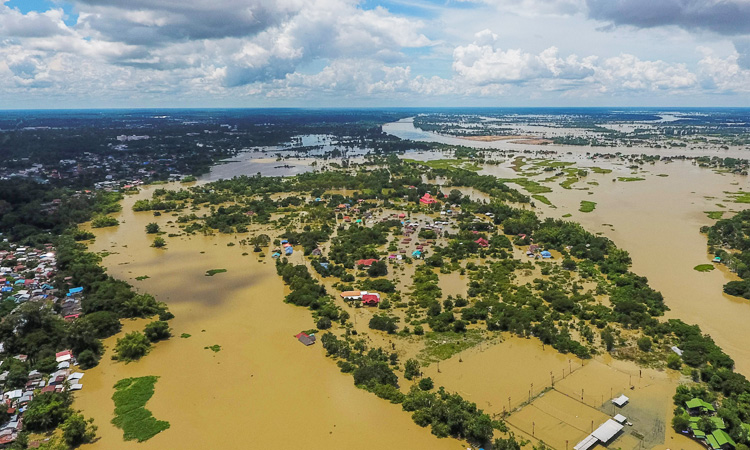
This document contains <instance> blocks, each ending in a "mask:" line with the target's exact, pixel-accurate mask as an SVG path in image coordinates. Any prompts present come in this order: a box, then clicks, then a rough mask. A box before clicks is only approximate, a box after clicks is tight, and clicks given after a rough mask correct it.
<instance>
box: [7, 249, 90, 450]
mask: <svg viewBox="0 0 750 450" xmlns="http://www.w3.org/2000/svg"><path fill="white" fill-rule="evenodd" d="M3 247H4V248H9V249H8V250H1V251H0V294H1V296H2V301H3V302H6V301H13V302H15V303H16V304H17V305H21V304H22V303H25V302H40V303H45V304H47V305H49V307H50V308H51V309H52V310H55V311H59V314H60V315H61V316H63V318H64V319H65V320H66V321H73V320H76V319H77V318H78V317H79V315H80V314H81V300H82V297H83V288H81V287H71V288H69V289H67V292H65V293H64V294H63V293H61V292H59V290H57V289H55V288H54V286H52V284H51V283H52V279H53V277H54V276H55V275H56V270H57V261H56V252H55V248H54V247H52V245H46V246H45V247H44V249H36V248H28V247H21V246H16V245H13V244H10V243H8V240H7V239H4V240H3ZM64 281H65V282H66V283H69V282H70V280H69V279H66V280H64ZM0 353H5V349H4V345H3V343H1V342H0ZM7 357H10V358H14V359H16V360H18V361H20V362H22V363H25V362H27V359H28V357H27V355H14V356H7ZM55 361H56V363H57V366H56V370H55V371H54V372H52V373H50V374H48V375H46V374H44V373H42V372H40V371H38V370H32V371H30V372H29V373H28V377H27V381H26V383H25V385H23V386H22V387H17V386H9V383H8V377H9V374H10V372H9V371H8V370H3V372H2V373H0V385H2V386H3V389H2V402H3V407H5V408H7V412H8V414H9V417H10V418H9V420H8V421H7V422H6V423H4V424H0V447H2V446H5V445H8V444H10V443H12V442H14V441H15V440H16V439H17V438H18V433H19V432H20V431H22V429H23V414H24V412H25V411H26V408H27V406H28V404H29V403H30V402H31V401H32V399H33V398H34V397H35V396H37V395H40V394H44V393H47V392H63V391H66V390H68V391H76V390H80V389H82V388H83V384H82V381H81V379H82V378H83V375H84V374H83V373H82V372H80V371H77V370H76V366H77V363H76V360H75V357H74V356H73V352H72V351H70V350H63V351H60V352H57V353H56V354H55Z"/></svg>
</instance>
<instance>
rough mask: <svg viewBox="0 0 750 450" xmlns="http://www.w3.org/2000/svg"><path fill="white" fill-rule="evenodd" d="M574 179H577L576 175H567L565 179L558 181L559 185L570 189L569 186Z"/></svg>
mask: <svg viewBox="0 0 750 450" xmlns="http://www.w3.org/2000/svg"><path fill="white" fill-rule="evenodd" d="M576 181H578V177H568V178H566V179H565V181H563V182H562V183H560V186H562V187H563V189H572V188H571V186H573V184H574V183H575V182H576Z"/></svg>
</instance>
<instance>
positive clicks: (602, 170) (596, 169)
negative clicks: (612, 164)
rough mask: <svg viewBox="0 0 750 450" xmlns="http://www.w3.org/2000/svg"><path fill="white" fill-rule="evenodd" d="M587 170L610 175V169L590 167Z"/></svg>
mask: <svg viewBox="0 0 750 450" xmlns="http://www.w3.org/2000/svg"><path fill="white" fill-rule="evenodd" d="M589 170H590V171H592V172H594V173H612V169H602V168H601V167H590V168H589Z"/></svg>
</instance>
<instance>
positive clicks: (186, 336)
mask: <svg viewBox="0 0 750 450" xmlns="http://www.w3.org/2000/svg"><path fill="white" fill-rule="evenodd" d="M190 336H192V335H191V334H187V333H182V334H181V335H180V337H181V338H183V339H187V338H189V337H190Z"/></svg>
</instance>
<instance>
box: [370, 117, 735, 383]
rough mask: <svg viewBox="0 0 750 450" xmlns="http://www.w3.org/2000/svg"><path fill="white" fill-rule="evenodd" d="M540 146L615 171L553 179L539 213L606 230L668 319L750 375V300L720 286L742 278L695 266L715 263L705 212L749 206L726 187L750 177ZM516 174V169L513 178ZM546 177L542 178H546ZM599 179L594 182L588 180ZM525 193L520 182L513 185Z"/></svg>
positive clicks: (401, 130) (637, 150) (415, 133)
mask: <svg viewBox="0 0 750 450" xmlns="http://www.w3.org/2000/svg"><path fill="white" fill-rule="evenodd" d="M383 129H384V130H385V131H387V132H390V133H393V134H395V135H396V136H399V137H402V138H410V139H419V140H432V141H436V142H444V143H450V144H456V145H459V144H460V145H466V146H472V147H476V148H499V149H506V150H515V151H523V150H524V147H523V146H522V145H520V144H509V143H505V142H474V141H467V140H462V139H458V138H453V137H447V136H442V135H437V134H435V133H428V132H424V131H422V130H418V129H416V128H414V126H413V124H412V123H411V122H410V121H408V120H404V121H400V122H396V123H392V124H387V125H386V126H384V128H383ZM531 147H533V148H534V150H535V151H539V150H544V151H548V150H552V151H557V152H559V154H558V155H551V156H550V158H554V159H558V160H561V161H569V162H575V163H576V167H584V168H585V167H594V166H596V167H600V168H604V169H610V170H612V172H611V173H606V174H597V173H591V172H590V173H589V174H588V176H587V177H586V178H584V179H583V180H582V181H580V182H578V183H576V184H574V185H573V186H572V189H563V188H561V187H560V186H559V185H558V183H559V181H560V180H558V181H555V182H552V183H549V184H548V186H549V187H551V188H552V190H553V192H550V193H545V194H544V195H545V196H546V197H547V198H548V199H549V200H550V201H551V203H552V205H553V206H554V207H550V206H546V205H543V204H540V203H539V202H537V206H538V207H539V214H540V216H542V217H544V216H548V217H554V218H561V217H563V216H566V215H567V214H570V215H571V216H570V219H569V220H573V221H576V222H579V223H581V224H582V225H583V226H584V227H585V228H586V229H588V230H590V231H592V232H598V233H602V234H603V235H605V236H607V237H608V238H610V239H612V240H613V241H614V242H615V243H616V244H617V245H618V246H619V247H621V248H624V249H625V250H627V251H628V252H629V253H630V256H631V257H632V259H633V269H632V270H633V272H635V273H637V274H639V275H643V276H646V277H647V278H648V279H649V281H650V284H651V286H652V287H653V288H654V289H656V290H658V291H660V292H661V293H662V294H663V295H664V298H665V302H666V304H667V305H668V306H669V307H670V309H671V311H669V312H667V317H674V318H680V319H682V320H684V321H685V322H687V323H695V324H698V325H700V327H701V329H702V330H703V331H704V332H706V333H708V334H710V335H711V337H713V338H714V340H715V341H716V343H717V344H719V345H720V346H721V347H722V348H723V349H724V351H725V352H727V353H728V354H729V355H730V356H731V357H732V358H733V359H734V360H735V363H736V370H737V371H739V372H741V373H743V374H744V375H745V376H750V347H748V346H747V344H746V343H747V342H748V340H750V328H748V327H747V326H745V324H746V322H747V320H748V319H750V302H748V301H746V300H744V299H740V298H736V297H731V296H728V295H725V294H723V292H722V286H723V285H724V284H725V283H726V282H728V281H731V280H735V279H738V278H737V277H736V276H735V275H734V274H732V273H731V272H729V271H728V270H726V268H725V267H723V266H720V270H714V271H711V272H706V273H700V272H697V271H695V270H693V267H695V266H696V265H698V264H704V263H707V262H709V261H710V259H711V258H710V257H709V255H708V254H707V247H706V238H705V236H703V235H701V234H700V228H701V226H704V225H711V224H713V223H714V222H715V221H714V220H711V219H709V218H708V217H707V215H706V211H717V210H719V211H727V215H729V214H730V212H731V211H739V210H742V209H744V206H745V205H742V204H736V203H732V202H731V200H730V199H728V198H727V195H726V193H725V192H728V191H729V192H736V191H738V190H743V189H744V190H746V191H747V190H748V189H750V180H749V179H748V177H747V176H742V175H733V174H725V173H717V172H716V171H714V170H711V169H705V168H700V167H698V166H696V165H694V164H692V163H691V162H690V161H675V162H672V163H662V162H657V163H656V164H653V165H648V164H647V165H644V166H643V171H639V173H638V174H637V175H634V174H633V173H632V170H631V169H629V168H628V167H626V164H624V163H623V162H621V161H616V160H603V159H598V160H591V159H590V158H588V157H587V156H586V153H587V152H592V148H591V147H580V148H579V147H575V146H551V145H550V146H544V147H541V146H531ZM601 151H608V152H615V151H618V152H622V153H624V154H641V153H645V154H661V155H671V156H676V155H682V154H688V155H689V156H698V155H708V156H722V157H726V156H736V157H743V158H747V157H748V153H747V151H746V150H744V149H742V148H739V147H737V148H730V149H729V150H707V149H693V150H689V151H686V150H684V149H682V150H674V149H671V150H667V149H653V148H641V147H632V148H622V147H617V148H613V149H605V150H601ZM509 166H510V164H509V163H505V164H502V165H499V166H486V167H485V168H484V169H483V170H482V171H480V173H484V174H491V175H495V176H499V177H509V174H511V173H512V170H510V167H509ZM515 176H516V177H517V176H519V175H518V174H516V175H515ZM546 176H548V175H541V176H540V177H536V179H542V178H544V177H546ZM627 176H633V177H635V176H637V177H641V178H643V180H642V181H634V182H622V181H618V182H614V181H613V179H614V178H616V177H627ZM590 182H594V183H596V184H595V185H593V184H589V183H590ZM514 187H516V188H518V189H520V190H522V191H523V189H521V187H520V186H514ZM582 200H586V201H593V202H596V208H595V210H594V211H593V212H590V213H582V212H579V207H580V202H581V201H582Z"/></svg>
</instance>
